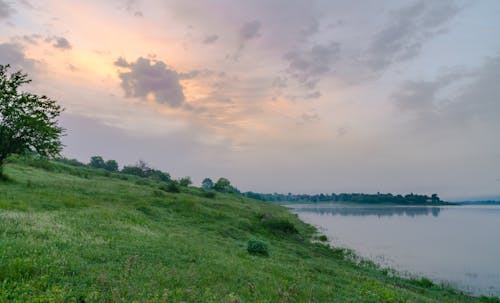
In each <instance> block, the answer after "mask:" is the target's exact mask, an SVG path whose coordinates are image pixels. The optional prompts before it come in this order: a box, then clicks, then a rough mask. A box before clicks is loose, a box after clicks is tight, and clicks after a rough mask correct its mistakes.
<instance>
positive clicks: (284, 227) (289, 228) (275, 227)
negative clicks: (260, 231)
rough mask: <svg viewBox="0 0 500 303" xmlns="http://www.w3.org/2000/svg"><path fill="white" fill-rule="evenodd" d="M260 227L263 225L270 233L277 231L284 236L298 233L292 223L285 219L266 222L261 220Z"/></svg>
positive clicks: (271, 219) (273, 219)
mask: <svg viewBox="0 0 500 303" xmlns="http://www.w3.org/2000/svg"><path fill="white" fill-rule="evenodd" d="M262 225H264V226H265V227H267V228H268V229H269V230H272V231H279V232H283V233H286V234H296V233H298V231H297V229H296V228H295V226H294V225H293V223H292V222H290V221H288V220H286V219H277V218H270V219H267V220H263V221H262Z"/></svg>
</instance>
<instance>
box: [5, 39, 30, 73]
mask: <svg viewBox="0 0 500 303" xmlns="http://www.w3.org/2000/svg"><path fill="white" fill-rule="evenodd" d="M36 62H37V61H36V60H33V59H29V58H27V57H26V55H25V54H24V50H23V48H22V46H21V45H19V44H16V43H2V44H0V64H2V65H6V64H10V65H11V66H12V67H13V68H15V69H23V70H24V71H26V72H29V71H32V70H33V69H34V68H35V64H36Z"/></svg>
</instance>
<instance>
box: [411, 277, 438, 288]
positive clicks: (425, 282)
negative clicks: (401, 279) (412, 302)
mask: <svg viewBox="0 0 500 303" xmlns="http://www.w3.org/2000/svg"><path fill="white" fill-rule="evenodd" d="M410 281H411V282H412V283H413V284H415V285H417V286H420V287H424V288H430V287H432V286H434V283H432V281H431V280H429V279H428V278H426V277H422V278H421V279H420V280H418V279H411V280H410Z"/></svg>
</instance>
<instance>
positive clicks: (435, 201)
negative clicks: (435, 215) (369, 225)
mask: <svg viewBox="0 0 500 303" xmlns="http://www.w3.org/2000/svg"><path fill="white" fill-rule="evenodd" d="M243 195H244V196H245V197H248V198H252V199H256V200H261V201H266V202H272V203H280V204H285V203H328V202H346V203H360V204H397V205H442V204H449V203H446V202H444V201H442V200H441V199H440V198H439V196H438V195H437V194H432V195H430V196H428V195H419V194H413V193H411V194H407V195H401V194H395V195H393V194H391V193H387V194H383V193H376V194H361V193H341V194H335V193H332V194H314V195H307V194H299V195H296V194H291V193H289V194H286V195H285V194H278V193H273V194H262V193H254V192H245V193H243Z"/></svg>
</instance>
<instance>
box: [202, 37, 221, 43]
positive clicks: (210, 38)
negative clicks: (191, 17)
mask: <svg viewBox="0 0 500 303" xmlns="http://www.w3.org/2000/svg"><path fill="white" fill-rule="evenodd" d="M218 39H219V36H217V35H208V36H206V37H205V38H204V39H203V43H204V44H213V43H215V42H216V41H217V40H218Z"/></svg>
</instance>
